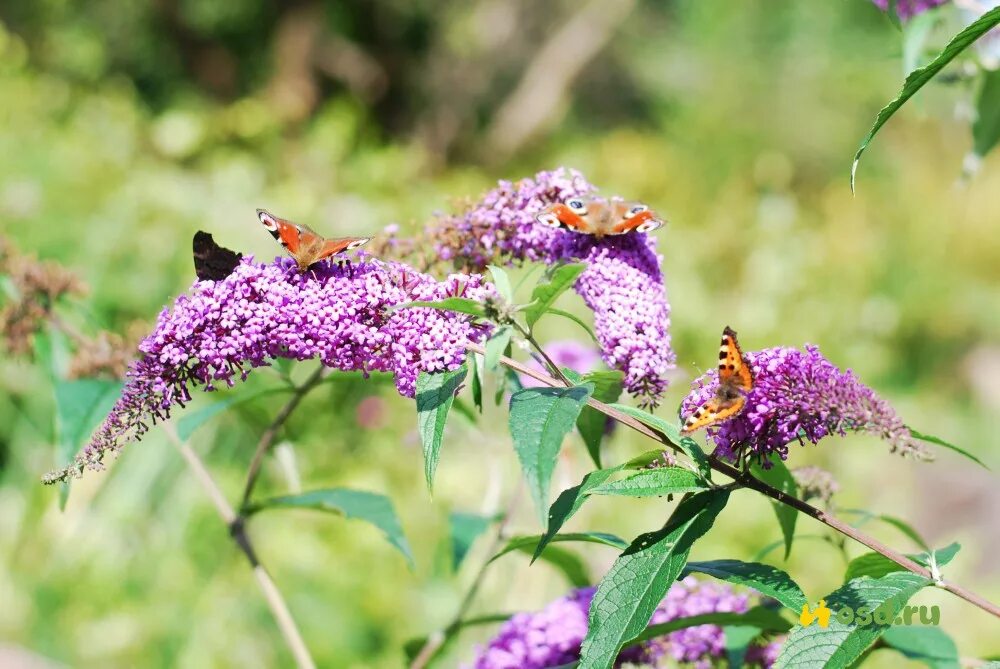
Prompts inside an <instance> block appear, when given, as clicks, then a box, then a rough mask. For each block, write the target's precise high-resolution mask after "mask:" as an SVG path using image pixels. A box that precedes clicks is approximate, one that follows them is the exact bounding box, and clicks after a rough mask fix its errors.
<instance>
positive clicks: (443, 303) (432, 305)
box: [392, 297, 486, 318]
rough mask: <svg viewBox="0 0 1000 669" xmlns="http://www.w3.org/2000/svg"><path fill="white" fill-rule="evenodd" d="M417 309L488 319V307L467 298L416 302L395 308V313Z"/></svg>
mask: <svg viewBox="0 0 1000 669" xmlns="http://www.w3.org/2000/svg"><path fill="white" fill-rule="evenodd" d="M417 307H427V308H429V309H441V310H443V311H454V312H457V313H460V314H469V315H470V316H479V317H480V318H485V317H486V307H484V306H483V305H482V304H480V303H479V302H476V301H475V300H470V299H469V298H467V297H448V298H445V299H443V300H438V301H430V302H427V301H419V300H418V301H416V302H407V303H405V304H398V305H396V306H395V307H393V308H392V309H393V311H397V310H399V309H413V308H417Z"/></svg>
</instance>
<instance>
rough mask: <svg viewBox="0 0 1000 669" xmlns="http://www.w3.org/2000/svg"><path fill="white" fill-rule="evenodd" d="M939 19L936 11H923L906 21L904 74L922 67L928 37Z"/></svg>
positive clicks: (904, 30)
mask: <svg viewBox="0 0 1000 669" xmlns="http://www.w3.org/2000/svg"><path fill="white" fill-rule="evenodd" d="M937 20H938V17H937V15H936V14H935V13H934V12H923V13H921V14H917V15H916V16H914V17H912V18H910V20H909V21H907V22H906V25H905V26H904V28H903V74H906V73H907V72H912V71H913V70H915V69H917V68H918V67H920V64H921V61H922V60H923V58H924V49H925V47H926V46H927V38H928V37H929V36H930V34H931V29H932V28H933V27H934V24H935V23H936V22H937Z"/></svg>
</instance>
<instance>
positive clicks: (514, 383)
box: [493, 369, 524, 406]
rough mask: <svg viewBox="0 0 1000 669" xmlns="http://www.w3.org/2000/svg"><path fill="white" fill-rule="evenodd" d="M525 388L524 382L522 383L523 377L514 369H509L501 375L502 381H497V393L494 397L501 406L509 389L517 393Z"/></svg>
mask: <svg viewBox="0 0 1000 669" xmlns="http://www.w3.org/2000/svg"><path fill="white" fill-rule="evenodd" d="M522 388H524V384H523V383H521V377H519V376H518V375H517V372H515V371H514V370H513V369H507V370H506V371H504V373H503V374H502V375H501V377H500V382H499V383H497V388H496V393H495V394H494V396H493V399H494V400H495V401H496V404H497V406H500V401H501V400H503V398H504V397H505V396H506V395H507V391H508V389H509V390H510V392H511V393H516V392H517V391H518V390H521V389H522Z"/></svg>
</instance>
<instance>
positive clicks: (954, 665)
mask: <svg viewBox="0 0 1000 669" xmlns="http://www.w3.org/2000/svg"><path fill="white" fill-rule="evenodd" d="M882 643H884V644H885V645H886V646H888V647H889V648H892V649H894V650H897V651H899V652H900V653H902V654H903V655H905V656H906V657H908V658H909V659H911V660H914V661H915V662H921V663H923V664H925V665H927V666H928V667H930V669H959V667H960V666H961V663H960V658H959V655H958V647H957V646H956V645H955V642H954V641H953V640H952V638H951V637H950V636H948V635H947V634H946V633H945V632H944V630H942V629H941V628H940V627H934V626H930V625H919V626H917V625H914V626H909V625H907V626H905V627H904V626H901V625H896V626H893V627H890V628H889V629H888V630H886V632H885V634H883V635H882Z"/></svg>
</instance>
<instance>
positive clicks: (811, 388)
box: [681, 345, 930, 462]
mask: <svg viewBox="0 0 1000 669" xmlns="http://www.w3.org/2000/svg"><path fill="white" fill-rule="evenodd" d="M745 355H746V358H747V360H748V361H749V363H750V366H751V367H752V368H753V372H754V387H753V390H751V391H750V393H749V395H747V398H746V405H745V407H744V409H743V411H742V412H740V413H739V414H737V415H736V416H734V417H733V418H731V419H729V420H727V421H724V422H722V423H719V424H718V425H713V426H711V427H709V428H708V434H709V436H710V437H711V439H712V441H714V442H715V445H716V453H717V454H719V455H721V456H723V457H725V458H728V459H730V460H736V459H738V457H739V455H740V454H742V453H744V452H746V453H750V454H752V455H753V456H755V457H756V459H757V460H758V461H760V462H765V461H766V460H767V459H768V457H769V456H770V455H771V454H772V453H778V454H779V455H780V456H781V459H782V460H784V459H786V458H787V457H788V444H789V443H791V442H792V441H796V440H797V441H799V442H800V443H802V442H803V440H808V441H810V442H812V443H814V444H815V443H817V442H818V441H819V440H820V439H822V438H823V437H825V436H827V435H829V434H839V435H844V434H846V433H847V432H869V433H871V434H875V435H878V436H879V437H881V438H882V439H884V440H886V441H888V442H889V444H890V447H891V450H892V451H893V452H896V451H899V452H900V453H902V454H903V455H912V456H915V457H918V458H921V459H929V457H930V455H929V453H928V452H927V451H926V449H924V448H923V447H921V446H920V445H919V444H917V442H916V440H915V439H914V438H913V436H912V435H911V434H910V430H909V429H908V428H907V427H906V425H904V424H903V421H902V419H901V418H900V417H899V415H897V414H896V412H895V410H894V409H893V408H892V407H891V406H890V405H889V403H888V402H886V401H885V400H884V399H882V398H881V397H879V396H878V395H876V394H875V391H874V390H872V389H871V388H869V387H867V386H865V385H864V384H863V383H861V381H860V380H858V378H857V377H856V376H855V375H854V373H853V372H852V371H850V370H847V371H841V370H840V369H838V368H837V367H836V366H835V365H834V364H833V363H832V362H830V361H829V360H827V359H826V358H824V357H823V355H822V354H820V352H819V349H818V348H817V347H815V346H811V345H806V347H805V351H800V350H798V349H794V348H785V347H777V348H768V349H764V350H763V351H758V352H755V353H753V352H752V353H746V354H745ZM718 378H719V376H718V372H717V371H714V370H713V371H711V372H708V373H706V374H704V375H703V376H702V377H701V378H699V379H697V380H695V382H694V383H693V384H692V391H691V393H690V394H689V395H688V396H687V397H686V398H685V399H684V402H683V403H682V404H681V414H682V415H684V416H687V415H689V414H690V413H691V412H692V411H694V410H695V409H696V408H697V407H698V406H700V405H701V404H702V403H703V402H704V401H705V400H707V399H709V398H710V397H712V396H714V394H715V390H716V388H717V387H718V383H719V382H718Z"/></svg>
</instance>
